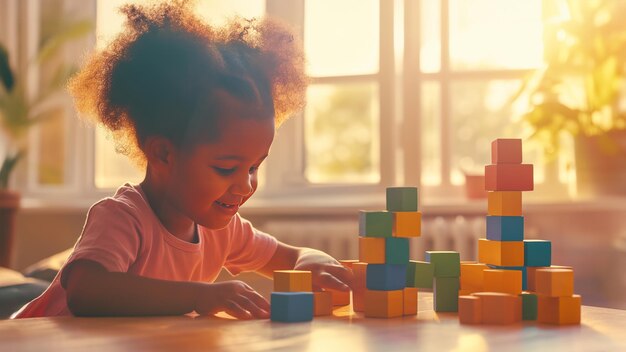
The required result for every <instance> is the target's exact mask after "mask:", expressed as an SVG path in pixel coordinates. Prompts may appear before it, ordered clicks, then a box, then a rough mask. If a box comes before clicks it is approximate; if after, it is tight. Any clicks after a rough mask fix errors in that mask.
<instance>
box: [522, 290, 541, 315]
mask: <svg viewBox="0 0 626 352" xmlns="http://www.w3.org/2000/svg"><path fill="white" fill-rule="evenodd" d="M520 297H521V298H522V320H537V295H536V294H534V293H532V292H522V294H521V295H520Z"/></svg>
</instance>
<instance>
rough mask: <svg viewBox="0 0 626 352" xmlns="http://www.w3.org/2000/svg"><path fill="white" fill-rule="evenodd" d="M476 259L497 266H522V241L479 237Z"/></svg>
mask: <svg viewBox="0 0 626 352" xmlns="http://www.w3.org/2000/svg"><path fill="white" fill-rule="evenodd" d="M478 261H479V262H481V263H485V264H492V265H498V266H524V242H522V241H490V240H488V239H484V238H479V239H478Z"/></svg>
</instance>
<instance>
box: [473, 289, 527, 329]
mask: <svg viewBox="0 0 626 352" xmlns="http://www.w3.org/2000/svg"><path fill="white" fill-rule="evenodd" d="M472 296H476V297H479V298H480V301H481V309H482V312H481V316H482V323H483V324H513V323H516V322H519V321H521V320H522V299H521V298H520V297H519V296H515V295H511V294H508V293H501V292H477V293H473V294H472Z"/></svg>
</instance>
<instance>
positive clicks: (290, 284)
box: [274, 270, 313, 292]
mask: <svg viewBox="0 0 626 352" xmlns="http://www.w3.org/2000/svg"><path fill="white" fill-rule="evenodd" d="M274 291H275V292H311V291H313V281H312V276H311V272H310V271H303V270H275V271H274Z"/></svg>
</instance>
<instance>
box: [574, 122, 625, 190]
mask: <svg viewBox="0 0 626 352" xmlns="http://www.w3.org/2000/svg"><path fill="white" fill-rule="evenodd" d="M575 152H576V187H577V190H578V194H579V195H582V196H626V130H619V131H611V132H608V133H605V134H604V135H601V136H590V137H589V136H577V137H576V139H575Z"/></svg>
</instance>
